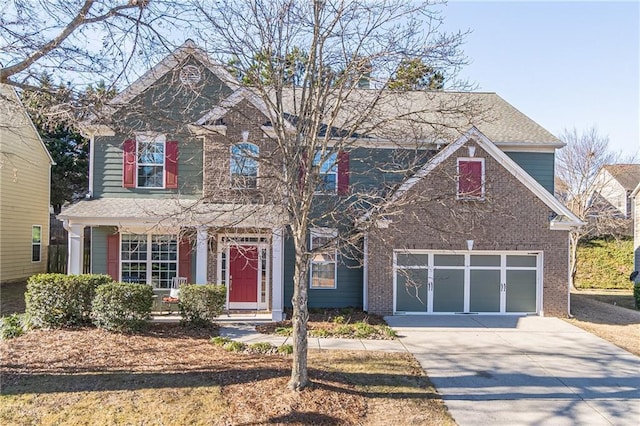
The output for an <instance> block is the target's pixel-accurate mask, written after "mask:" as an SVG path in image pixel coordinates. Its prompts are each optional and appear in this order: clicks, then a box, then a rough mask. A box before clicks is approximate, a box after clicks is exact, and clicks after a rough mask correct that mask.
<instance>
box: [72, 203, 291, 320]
mask: <svg viewBox="0 0 640 426" xmlns="http://www.w3.org/2000/svg"><path fill="white" fill-rule="evenodd" d="M143 201H145V200H126V199H125V200H119V199H118V200H116V199H112V200H104V199H103V200H89V201H82V202H80V203H78V204H76V205H74V206H71V207H70V208H69V209H67V210H66V211H64V212H63V213H62V214H61V215H60V218H61V219H62V220H64V224H65V228H66V229H67V231H68V268H67V271H68V273H69V274H81V273H82V272H83V268H82V262H83V257H84V233H85V228H89V229H90V232H91V254H92V256H91V267H90V272H91V273H94V274H108V275H111V277H112V278H113V279H114V280H116V281H122V282H137V283H141V284H147V285H150V286H152V287H153V289H154V293H155V294H156V295H157V296H158V297H157V298H156V299H157V300H161V298H162V296H165V295H168V294H169V293H170V290H171V287H172V281H173V279H174V278H176V277H184V278H186V282H187V283H192V284H208V283H215V284H222V285H224V286H225V287H226V288H227V302H226V306H225V309H227V310H229V311H234V310H246V311H247V312H269V313H270V314H271V319H272V320H274V321H280V320H282V317H283V305H284V274H283V265H284V259H283V251H284V249H283V229H284V227H283V225H282V221H281V218H280V217H279V216H278V215H276V214H273V209H272V208H271V207H268V206H237V205H223V204H211V205H209V204H206V203H202V204H196V205H195V206H193V205H192V206H190V207H189V206H186V207H185V203H184V202H183V203H178V201H177V200H146V201H147V202H143ZM176 203H177V204H176ZM194 203H195V202H194ZM168 206H172V207H173V209H174V212H173V214H169V213H170V212H169V211H168V210H170V209H169V207H168ZM187 207H188V208H187ZM154 209H155V210H154ZM163 209H164V210H163ZM97 211H100V213H101V214H102V215H101V216H100V217H98V216H96V212H97ZM128 212H129V213H128ZM130 215H132V216H135V218H132V217H131V216H130ZM158 308H161V306H158Z"/></svg>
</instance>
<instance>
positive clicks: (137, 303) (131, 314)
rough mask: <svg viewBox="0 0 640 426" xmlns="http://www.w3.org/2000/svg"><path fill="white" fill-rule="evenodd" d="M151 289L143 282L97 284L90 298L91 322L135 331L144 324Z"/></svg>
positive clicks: (149, 302)
mask: <svg viewBox="0 0 640 426" xmlns="http://www.w3.org/2000/svg"><path fill="white" fill-rule="evenodd" d="M152 305H153V289H152V288H151V286H148V285H145V284H135V283H111V284H105V285H102V286H100V287H99V288H98V289H97V290H96V297H95V299H93V322H94V324H95V325H96V326H98V327H100V328H104V329H106V330H111V331H125V332H130V331H137V330H140V329H142V328H143V327H144V326H146V324H147V320H148V319H149V318H150V316H151V306H152Z"/></svg>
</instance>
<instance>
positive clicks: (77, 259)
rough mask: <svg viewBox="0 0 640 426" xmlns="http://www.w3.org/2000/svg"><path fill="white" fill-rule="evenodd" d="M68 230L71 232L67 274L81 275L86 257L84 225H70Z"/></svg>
mask: <svg viewBox="0 0 640 426" xmlns="http://www.w3.org/2000/svg"><path fill="white" fill-rule="evenodd" d="M67 231H68V233H69V246H68V249H67V250H68V252H67V274H68V275H80V274H82V266H83V265H82V264H83V259H84V225H70V226H69V227H68V229H67Z"/></svg>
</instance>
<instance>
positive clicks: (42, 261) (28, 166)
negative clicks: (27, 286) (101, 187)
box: [0, 84, 53, 282]
mask: <svg viewBox="0 0 640 426" xmlns="http://www.w3.org/2000/svg"><path fill="white" fill-rule="evenodd" d="M52 165H53V160H52V159H51V156H50V155H49V152H48V151H47V148H46V147H45V145H44V143H43V142H42V139H40V136H39V135H38V132H37V131H36V129H35V127H34V126H33V123H32V122H31V119H30V118H29V116H28V115H27V112H26V110H25V108H24V106H23V105H22V103H21V102H20V99H19V98H18V95H17V94H16V92H15V90H14V89H13V88H12V87H11V86H8V85H5V84H0V281H1V282H9V281H18V280H24V279H26V278H27V277H29V276H31V275H33V274H37V273H42V272H47V248H48V246H49V188H50V176H51V166H52Z"/></svg>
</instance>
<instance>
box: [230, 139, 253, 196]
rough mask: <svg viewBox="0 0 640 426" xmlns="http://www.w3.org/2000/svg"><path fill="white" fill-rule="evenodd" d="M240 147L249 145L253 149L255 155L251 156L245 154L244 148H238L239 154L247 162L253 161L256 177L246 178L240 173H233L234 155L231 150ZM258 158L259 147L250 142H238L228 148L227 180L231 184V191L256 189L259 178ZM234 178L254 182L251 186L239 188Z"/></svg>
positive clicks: (246, 176)
mask: <svg viewBox="0 0 640 426" xmlns="http://www.w3.org/2000/svg"><path fill="white" fill-rule="evenodd" d="M241 145H249V146H251V147H255V154H253V155H251V156H250V155H247V154H246V153H245V151H247V150H246V149H244V148H238V149H239V150H240V154H242V155H243V157H244V158H246V159H247V160H250V161H254V162H255V169H256V175H255V177H254V176H248V175H246V174H240V173H236V174H234V173H233V166H234V157H235V155H234V153H233V150H234V148H236V147H240V146H241ZM259 156H260V147H259V146H258V145H257V144H255V143H252V142H238V143H235V144H233V145H231V147H230V148H229V179H230V182H231V188H233V189H256V188H258V178H259V177H260V163H259V162H258V158H259ZM234 176H242V177H244V178H251V177H252V178H253V179H254V181H255V184H254V185H253V186H246V185H245V186H240V185H238V184H237V182H234Z"/></svg>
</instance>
